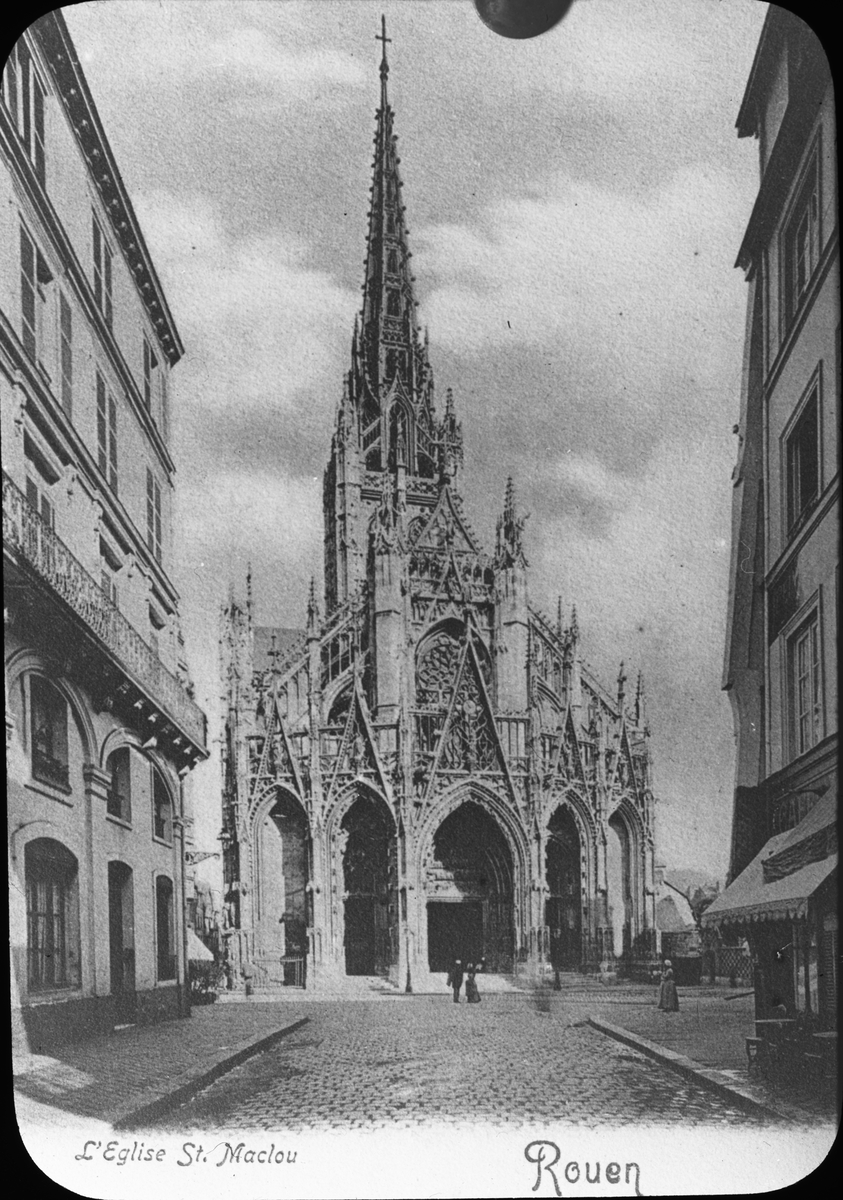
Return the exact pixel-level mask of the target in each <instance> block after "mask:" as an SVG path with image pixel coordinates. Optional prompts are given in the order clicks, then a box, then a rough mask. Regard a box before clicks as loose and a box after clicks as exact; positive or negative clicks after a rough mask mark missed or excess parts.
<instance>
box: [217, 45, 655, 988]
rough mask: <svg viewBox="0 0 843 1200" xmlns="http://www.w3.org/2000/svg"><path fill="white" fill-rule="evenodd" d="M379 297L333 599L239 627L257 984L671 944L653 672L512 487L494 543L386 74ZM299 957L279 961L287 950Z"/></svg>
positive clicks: (358, 360) (596, 965)
mask: <svg viewBox="0 0 843 1200" xmlns="http://www.w3.org/2000/svg"><path fill="white" fill-rule="evenodd" d="M380 73H381V103H380V107H379V109H378V113H377V127H376V133H375V154H374V164H373V166H374V171H373V186H372V189H371V192H372V197H371V209H370V214H369V239H368V256H367V262H366V272H365V282H364V295H363V307H362V312H361V314H360V315H359V318H358V319H357V320H356V322H355V328H354V332H353V336H352V346H351V364H350V370H349V372H348V374H347V376H346V378H345V380H344V383H343V391H342V397H341V400H340V403H339V408H338V413H337V423H336V431H335V433H334V436H333V441H332V446H331V453H330V460H329V463H328V467H327V469H326V471H325V477H324V516H325V603H324V608H325V613H324V616H323V615H322V614H321V613H320V608H319V604H318V602H317V596H316V591H315V587H314V588H312V590H311V595H310V600H309V604H308V612H307V622H306V628H305V629H303V630H302V631H300V632H299V633H297V632H296V631H294V630H287V629H277V630H272V629H269V628H266V627H261V626H257V625H256V623H255V620H254V614H253V606H252V596H251V585H249V595H248V597H247V600H246V602H245V604H241V603H239V602H238V601H237V600H235V599H234V596H233V594H232V597H231V599H230V600H229V603H228V604H227V605H226V606H225V609H224V612H223V617H222V630H221V650H222V673H223V689H224V696H225V700H224V703H225V728H224V735H223V797H224V800H223V803H224V810H223V815H224V825H223V841H224V872H225V886H226V889H227V896H226V900H227V906H228V921H229V925H230V929H229V931H228V937H227V940H228V944H229V946H230V947H232V956H231V957H232V961H233V962H234V963H235V965H239V966H240V967H241V968H245V969H246V973H247V974H248V975H249V977H250V978H251V979H252V981H253V983H254V982H257V983H260V984H264V985H271V984H273V983H281V982H284V981H285V980H286V981H287V982H289V981H290V979H291V978H292V972H293V971H294V970H301V969H302V968H305V971H306V978H307V982H308V985H309V986H319V984H320V982H321V981H325V980H331V979H334V978H336V977H337V976H341V975H346V974H348V975H382V976H385V977H388V978H390V979H391V980H392V981H393V982H394V983H395V984H397V985H398V986H400V987H402V988H403V987H407V988H418V987H422V986H425V984H426V982H429V977H430V975H431V973H432V974H435V975H439V974H440V973H444V972H445V971H446V970H447V969H448V966H449V963H450V961H452V960H453V958H454V957H455V956H460V957H462V958H463V959H478V958H480V957H481V956H483V957H485V960H486V968H487V970H490V971H497V972H504V973H511V972H514V971H516V970H518V969H521V968H524V967H528V966H529V967H530V968H532V969H535V970H540V969H541V968H543V967H545V966H546V967H550V966H551V965H554V966H556V967H559V968H568V969H600V968H601V967H602V968H603V969H604V970H607V969H614V968H615V966H616V964H617V963H618V962H623V963H631V961H632V959H633V958H634V957H636V956H639V957H640V956H643V957H647V956H648V955H651V954H652V953H653V952H654V950H655V922H654V884H653V835H654V800H653V793H652V782H651V758H650V751H649V729H648V727H647V721H646V717H645V713H644V695H643V685H642V683H641V680H640V678H639V682H638V687H637V690H636V693H635V695H634V696H632V697H631V702H630V700H628V698H627V694H626V687H625V685H626V677H625V675H624V671H623V665H622V666H621V671H620V675H619V678H618V684H617V688H616V689H615V690H613V691H612V692H611V693H610V692H609V691H607V690H606V689H605V688H604V687H603V686H602V685H601V684H600V683H599V682H598V681H597V679H595V678H594V676H593V675H592V673H591V672H590V671H589V670H588V668H587V667H586V665H585V664H584V662H583V659H582V654H581V646H580V637H579V630H578V625H577V618H576V613H575V612H574V613H572V615H571V618H570V620H568V621H566V622H563V620H562V615H561V604H560V611H559V614H558V616H557V618H556V620H555V621H552V620H548V619H547V618H546V617H544V616H543V615H542V614H541V613H539V612H538V611H537V610H536V609H535V608H534V607H533V606H531V604H530V602H529V598H528V566H527V560H526V557H525V553H524V547H523V525H524V520H523V518H521V517H520V516H519V514H518V509H517V505H516V502H515V496H514V489H513V486H512V481H511V480H510V481H509V483H508V484H507V487H506V494H505V497H504V503H503V510H502V512H501V515H500V518H499V520H498V524H497V536H496V544H495V548H494V552H493V553H488V552H487V551H486V550H485V549H484V548H483V547H482V546H481V544H480V542H479V541H478V539H477V537H476V536H475V534H474V533H473V531H472V530H471V528H470V527H469V524H468V522H467V520H466V516H465V513H464V510H463V504H462V500H461V498H460V493H459V490H458V484H457V480H458V475H459V470H460V466H461V463H462V434H461V429H460V425H459V423H458V421H457V419H456V405H455V400H454V396H453V393H452V392H451V390H450V389H449V390H448V391H447V394H446V399H445V405H444V411H443V412H442V414H441V416H440V415H438V413H437V409H436V405H435V390H434V382H433V372H432V369H431V365H430V359H429V353H428V341H427V336H426V334H425V335H424V336H422V334H421V330H420V329H419V328H418V327H417V326H416V323H415V301H414V297H413V277H412V275H411V271H410V257H411V256H410V252H409V249H408V242H407V232H406V226H405V218H404V205H403V197H402V183H401V179H400V175H399V170H398V163H399V159H398V156H397V148H396V138H395V135H394V133H393V111H392V109H391V107H390V105H389V102H388V98H387V78H388V65H387V62H386V57H385V56H384V59H383V62H382V64H381V72H380ZM282 960H286V963H285V964H284V965H281V964H282Z"/></svg>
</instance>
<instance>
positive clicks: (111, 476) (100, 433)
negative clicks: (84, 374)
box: [97, 375, 117, 493]
mask: <svg viewBox="0 0 843 1200" xmlns="http://www.w3.org/2000/svg"><path fill="white" fill-rule="evenodd" d="M97 462H98V464H99V469H100V471H102V474H103V476H104V477H105V480H106V482H107V483H108V486H109V487H110V488H111V490H112V491H113V492H115V493H116V492H117V404H116V402H115V400H114V397H113V396H112V395H111V394H110V392H109V391H108V390H107V388H106V386H105V383H104V382H103V379H102V376H101V375H97Z"/></svg>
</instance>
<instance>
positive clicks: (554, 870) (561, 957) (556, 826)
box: [544, 807, 583, 971]
mask: <svg viewBox="0 0 843 1200" xmlns="http://www.w3.org/2000/svg"><path fill="white" fill-rule="evenodd" d="M545 871H546V881H547V899H546V901H545V915H544V920H545V924H546V925H547V927H548V930H549V931H550V962H551V965H552V966H553V968H554V970H556V971H573V970H578V969H579V968H580V966H581V965H582V957H583V955H582V879H581V869H580V837H579V833H578V831H577V826H576V823H575V822H574V819H573V817H572V816H571V813H570V812H569V811H568V809H567V808H561V807H560V808H557V809H556V812H555V813H554V814H553V816H552V817H551V819H550V822H549V824H548V832H547V850H546V853H545Z"/></svg>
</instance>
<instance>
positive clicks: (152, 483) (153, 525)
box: [146, 467, 161, 563]
mask: <svg viewBox="0 0 843 1200" xmlns="http://www.w3.org/2000/svg"><path fill="white" fill-rule="evenodd" d="M146 544H147V546H149V549H150V550H151V551H152V554H153V556H154V558H155V561H156V562H159V563H160V561H161V486H160V484H159V483H158V480H157V479H156V478H155V476H154V475H153V474H152V471H150V469H149V467H147V469H146Z"/></svg>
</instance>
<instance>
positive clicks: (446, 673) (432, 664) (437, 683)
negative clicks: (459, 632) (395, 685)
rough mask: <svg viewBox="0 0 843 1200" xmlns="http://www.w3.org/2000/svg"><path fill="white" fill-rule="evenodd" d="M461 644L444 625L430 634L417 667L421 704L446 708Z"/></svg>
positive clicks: (417, 692) (418, 697) (418, 698)
mask: <svg viewBox="0 0 843 1200" xmlns="http://www.w3.org/2000/svg"><path fill="white" fill-rule="evenodd" d="M459 657H460V644H459V642H458V641H457V640H456V638H454V637H453V636H452V635H451V634H450V633H448V631H447V630H445V629H440V630H438V631H437V632H436V633H434V634H433V635H432V637H430V638H428V640H427V641H426V642H425V643H424V645H423V646H422V648H421V652H420V653H419V660H418V665H417V668H416V701H417V703H418V706H419V708H440V709H444V708H447V707H448V705H449V704H450V701H451V696H452V695H453V691H454V682H455V679H456V674H457V666H458V664H459Z"/></svg>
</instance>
